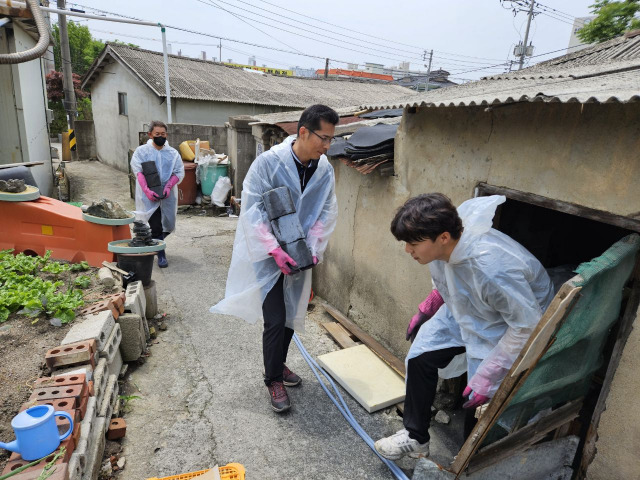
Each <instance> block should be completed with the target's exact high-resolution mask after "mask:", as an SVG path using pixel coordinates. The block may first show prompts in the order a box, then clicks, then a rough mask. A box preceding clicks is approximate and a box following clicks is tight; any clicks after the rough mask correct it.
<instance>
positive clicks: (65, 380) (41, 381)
mask: <svg viewBox="0 0 640 480" xmlns="http://www.w3.org/2000/svg"><path fill="white" fill-rule="evenodd" d="M84 383H87V376H86V375H85V374H84V373H78V374H75V375H54V376H52V377H41V378H38V379H37V380H36V381H35V384H34V385H35V387H36V388H41V387H66V386H67V385H82V384H84Z"/></svg>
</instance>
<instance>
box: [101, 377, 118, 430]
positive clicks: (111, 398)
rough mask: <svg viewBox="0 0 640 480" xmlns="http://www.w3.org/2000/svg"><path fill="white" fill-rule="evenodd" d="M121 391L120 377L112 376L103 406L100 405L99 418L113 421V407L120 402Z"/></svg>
mask: <svg viewBox="0 0 640 480" xmlns="http://www.w3.org/2000/svg"><path fill="white" fill-rule="evenodd" d="M119 391H120V387H119V386H118V376H117V375H110V376H109V383H108V384H107V390H106V391H105V394H104V398H103V399H102V404H101V405H100V410H99V412H98V417H104V418H106V419H107V420H109V419H111V413H112V412H113V407H114V406H115V404H116V402H117V401H118V392H119ZM108 426H109V424H108V423H107V424H105V428H106V427H108Z"/></svg>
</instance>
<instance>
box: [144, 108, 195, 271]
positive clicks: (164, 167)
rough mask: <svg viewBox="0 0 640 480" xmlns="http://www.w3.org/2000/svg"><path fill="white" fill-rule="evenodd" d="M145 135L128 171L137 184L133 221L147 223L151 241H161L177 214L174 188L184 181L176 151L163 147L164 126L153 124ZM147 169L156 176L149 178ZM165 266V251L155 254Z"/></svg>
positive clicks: (168, 231) (160, 265)
mask: <svg viewBox="0 0 640 480" xmlns="http://www.w3.org/2000/svg"><path fill="white" fill-rule="evenodd" d="M148 133H149V141H148V142H147V143H146V144H144V145H141V146H139V147H138V148H137V149H136V151H135V152H134V154H133V157H132V158H131V171H132V172H133V173H134V175H136V178H137V180H138V181H137V185H136V212H137V213H136V217H137V218H138V219H140V220H144V221H146V222H149V226H150V227H151V234H152V236H153V238H155V239H159V240H164V239H165V238H166V237H167V236H168V235H169V234H170V233H171V232H172V231H173V230H174V229H175V224H176V216H177V211H178V192H177V187H176V185H177V184H178V183H179V182H180V181H181V180H182V179H183V178H184V166H183V164H182V158H181V157H180V154H179V153H178V151H177V150H176V149H175V148H172V147H171V146H170V145H169V144H168V143H167V126H166V125H165V124H164V123H162V122H159V121H156V120H154V121H153V122H151V124H150V125H149V132H148ZM143 164H144V166H143ZM149 168H151V169H152V170H153V171H157V174H155V173H154V174H152V175H151V176H150V175H149V174H148V172H149ZM143 170H145V172H146V173H147V176H145V173H143ZM168 265H169V263H168V261H167V256H166V254H165V251H164V250H161V251H159V252H158V266H159V267H160V268H166V267H167V266H168Z"/></svg>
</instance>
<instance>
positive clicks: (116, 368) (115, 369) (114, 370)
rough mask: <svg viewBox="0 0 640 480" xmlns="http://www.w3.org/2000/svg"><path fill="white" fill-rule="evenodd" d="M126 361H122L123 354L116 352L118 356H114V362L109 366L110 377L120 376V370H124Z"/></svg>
mask: <svg viewBox="0 0 640 480" xmlns="http://www.w3.org/2000/svg"><path fill="white" fill-rule="evenodd" d="M123 364H124V361H123V360H122V353H120V350H119V349H118V350H116V354H115V355H114V356H113V361H112V362H111V363H110V364H109V365H108V367H107V371H108V372H109V375H110V376H111V375H115V376H116V377H119V376H120V370H122V365H123Z"/></svg>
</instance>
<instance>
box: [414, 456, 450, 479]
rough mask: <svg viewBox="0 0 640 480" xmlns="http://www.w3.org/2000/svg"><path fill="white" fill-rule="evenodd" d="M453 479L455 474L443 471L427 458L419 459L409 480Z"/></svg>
mask: <svg viewBox="0 0 640 480" xmlns="http://www.w3.org/2000/svg"><path fill="white" fill-rule="evenodd" d="M455 478H456V476H455V474H453V473H451V472H448V471H446V470H444V468H443V467H441V466H440V465H438V464H437V463H435V462H433V461H431V460H429V459H427V458H421V459H420V460H418V463H416V468H415V469H414V470H413V476H412V477H411V480H454V479H455Z"/></svg>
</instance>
